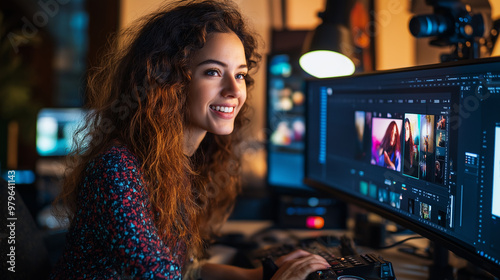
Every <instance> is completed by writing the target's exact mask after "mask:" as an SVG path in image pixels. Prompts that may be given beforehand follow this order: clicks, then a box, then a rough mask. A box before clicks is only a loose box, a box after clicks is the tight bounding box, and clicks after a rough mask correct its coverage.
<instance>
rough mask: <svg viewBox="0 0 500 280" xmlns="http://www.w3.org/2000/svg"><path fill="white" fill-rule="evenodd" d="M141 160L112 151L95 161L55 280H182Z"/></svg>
mask: <svg viewBox="0 0 500 280" xmlns="http://www.w3.org/2000/svg"><path fill="white" fill-rule="evenodd" d="M152 216H153V214H152V211H151V207H150V203H149V199H148V193H147V189H146V186H145V182H144V180H143V174H142V172H141V170H140V164H139V161H138V159H137V158H136V157H135V156H134V155H133V154H132V153H131V152H130V151H129V150H128V149H127V148H125V147H123V146H119V147H112V148H110V149H109V150H108V151H107V152H105V153H104V154H102V155H101V156H99V157H98V158H96V159H95V160H93V161H91V162H90V163H89V164H88V166H87V168H86V170H85V176H84V179H83V182H82V185H81V188H80V191H79V194H78V209H77V212H76V214H75V220H74V221H73V223H72V226H71V227H70V229H69V232H68V235H67V242H66V247H65V252H64V254H63V256H62V258H61V259H60V260H59V263H58V264H57V266H56V267H55V270H54V271H53V274H52V276H51V278H52V279H84V278H90V279H129V278H134V279H181V266H182V263H181V261H182V257H181V256H180V253H179V251H178V250H170V249H169V248H168V247H167V246H166V245H165V244H164V243H163V242H162V240H161V239H160V238H159V236H158V233H157V229H156V227H155V226H154V224H153V220H152Z"/></svg>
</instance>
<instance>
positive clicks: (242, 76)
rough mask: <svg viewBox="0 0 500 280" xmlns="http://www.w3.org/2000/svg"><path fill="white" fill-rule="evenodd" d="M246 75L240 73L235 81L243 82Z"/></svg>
mask: <svg viewBox="0 0 500 280" xmlns="http://www.w3.org/2000/svg"><path fill="white" fill-rule="evenodd" d="M246 76H247V74H245V73H240V74H237V75H236V79H239V80H244V79H245V78H246Z"/></svg>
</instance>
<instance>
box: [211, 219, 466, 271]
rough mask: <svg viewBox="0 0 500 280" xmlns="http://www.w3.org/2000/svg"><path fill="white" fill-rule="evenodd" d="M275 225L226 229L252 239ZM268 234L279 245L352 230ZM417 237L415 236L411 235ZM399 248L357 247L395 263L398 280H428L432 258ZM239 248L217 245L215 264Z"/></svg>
mask: <svg viewBox="0 0 500 280" xmlns="http://www.w3.org/2000/svg"><path fill="white" fill-rule="evenodd" d="M271 226H272V222H270V221H229V222H227V223H226V224H225V225H224V226H223V228H222V233H223V234H229V233H235V232H237V233H243V234H244V235H245V236H252V235H254V234H256V233H259V232H263V231H264V230H265V229H268V228H270V227H271ZM268 233H270V234H273V236H274V237H275V238H276V239H277V240H278V242H286V241H287V238H290V236H291V235H293V236H294V237H298V238H308V237H315V236H322V235H329V234H331V235H334V236H338V237H340V236H342V235H343V234H346V233H347V234H348V235H349V231H346V230H320V231H318V230H280V229H273V230H271V231H268ZM409 236H410V235H393V236H391V237H390V238H389V239H388V240H387V244H393V243H395V242H397V241H399V240H403V239H405V238H407V237H409ZM411 236H414V235H411ZM404 244H405V245H412V246H414V247H416V248H419V249H421V250H425V248H426V247H427V246H428V240H427V239H425V238H421V239H413V240H409V241H407V242H405V243H404ZM398 247H399V246H396V247H393V248H390V249H385V250H375V249H371V248H366V247H361V246H357V247H356V250H357V251H358V252H359V253H375V254H378V255H380V256H382V257H383V258H384V259H385V260H387V261H390V262H392V264H393V267H394V271H395V273H396V277H397V279H398V280H416V279H419V280H420V279H427V277H428V267H429V265H430V264H431V263H432V261H431V260H429V259H424V258H420V257H416V256H413V255H410V254H407V253H404V252H401V251H400V250H398ZM235 253H236V250H235V249H232V248H224V247H223V246H215V247H214V248H212V249H211V251H210V254H211V256H212V257H211V259H210V261H211V262H217V263H229V262H230V260H231V259H232V257H233V256H234V254H235ZM450 264H451V265H452V266H453V267H455V268H456V267H464V266H465V265H466V261H465V260H463V259H461V258H459V257H457V256H455V255H454V254H453V253H450Z"/></svg>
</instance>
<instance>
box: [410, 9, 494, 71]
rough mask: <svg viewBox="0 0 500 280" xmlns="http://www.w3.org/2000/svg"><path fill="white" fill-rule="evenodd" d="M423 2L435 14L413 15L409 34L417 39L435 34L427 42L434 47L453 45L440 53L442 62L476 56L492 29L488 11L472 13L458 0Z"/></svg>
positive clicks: (478, 55) (477, 56) (478, 54)
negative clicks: (449, 49)
mask: <svg viewBox="0 0 500 280" xmlns="http://www.w3.org/2000/svg"><path fill="white" fill-rule="evenodd" d="M425 2H426V4H427V5H430V6H432V7H433V9H434V14H429V15H417V16H414V17H413V18H412V19H411V20H410V24H409V28H410V32H411V34H412V35H413V36H415V37H416V38H422V37H435V38H434V39H433V40H431V41H430V44H431V45H434V46H440V47H444V46H454V50H453V52H452V53H451V54H444V55H442V56H441V61H443V62H444V61H452V60H459V59H472V58H479V57H480V47H481V45H485V44H486V41H487V40H486V39H485V37H486V36H487V35H488V34H489V33H490V30H491V25H492V24H491V18H490V16H489V14H488V15H486V14H485V13H474V12H473V11H472V7H471V5H470V4H466V3H463V2H462V1H460V0H426V1H425ZM488 6H489V5H488ZM489 9H490V11H491V8H489ZM489 39H490V41H491V38H489ZM494 39H495V40H496V37H495V38H494ZM493 44H494V42H493Z"/></svg>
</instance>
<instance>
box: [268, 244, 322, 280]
mask: <svg viewBox="0 0 500 280" xmlns="http://www.w3.org/2000/svg"><path fill="white" fill-rule="evenodd" d="M275 264H276V265H277V266H278V267H279V269H278V271H276V273H275V274H274V276H273V278H271V280H304V279H306V277H307V276H308V275H309V274H310V273H313V272H315V271H318V270H323V269H327V268H329V267H330V264H328V262H327V261H326V260H325V259H324V258H322V257H320V256H318V255H314V254H311V253H309V252H306V251H303V250H297V251H294V252H292V253H290V254H288V255H284V256H282V257H280V258H279V259H277V260H276V261H275Z"/></svg>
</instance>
